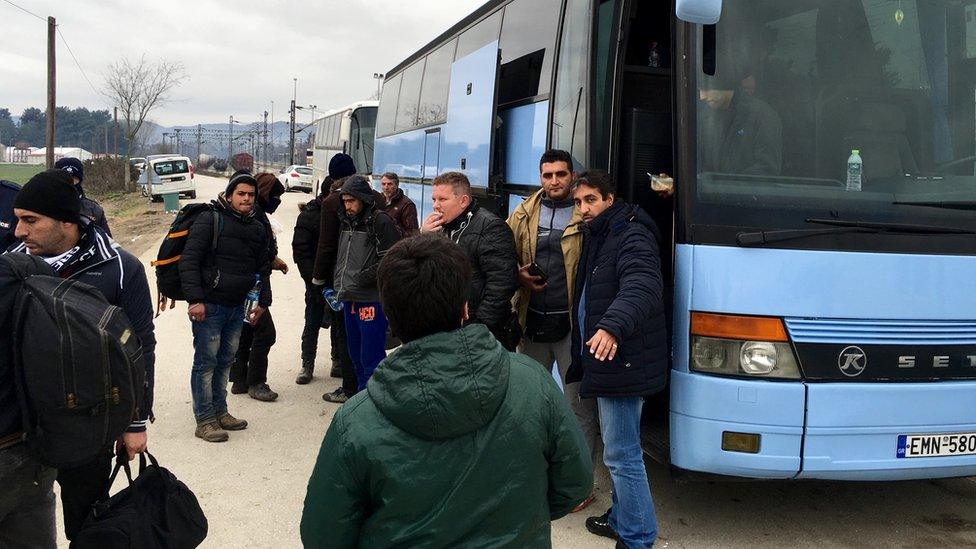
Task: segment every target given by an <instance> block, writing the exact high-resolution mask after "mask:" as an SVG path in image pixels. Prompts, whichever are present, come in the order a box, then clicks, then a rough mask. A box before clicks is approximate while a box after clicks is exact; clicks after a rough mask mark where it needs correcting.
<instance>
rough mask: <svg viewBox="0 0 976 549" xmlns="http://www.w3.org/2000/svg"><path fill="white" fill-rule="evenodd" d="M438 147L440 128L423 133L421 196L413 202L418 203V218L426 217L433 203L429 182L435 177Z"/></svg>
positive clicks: (438, 159)
mask: <svg viewBox="0 0 976 549" xmlns="http://www.w3.org/2000/svg"><path fill="white" fill-rule="evenodd" d="M440 148H441V130H440V128H432V129H429V130H427V133H426V134H425V135H424V164H423V173H422V175H421V188H422V189H423V196H422V197H421V199H420V201H419V202H418V201H414V203H415V204H420V213H419V216H420V219H421V220H424V219H427V216H428V215H430V213H431V212H432V211H433V205H432V204H433V203H432V201H431V197H430V192H431V188H430V184H431V182H432V181H433V180H434V178H435V177H437V173H438V172H437V169H438V166H439V162H440Z"/></svg>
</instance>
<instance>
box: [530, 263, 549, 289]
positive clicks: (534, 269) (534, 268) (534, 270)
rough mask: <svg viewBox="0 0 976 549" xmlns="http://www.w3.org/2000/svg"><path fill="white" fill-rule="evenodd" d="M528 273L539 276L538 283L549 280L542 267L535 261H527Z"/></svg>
mask: <svg viewBox="0 0 976 549" xmlns="http://www.w3.org/2000/svg"><path fill="white" fill-rule="evenodd" d="M528 273H529V274H530V275H532V276H538V277H540V280H539V284H545V283H546V282H547V281H548V280H549V277H548V276H546V272H545V271H543V270H542V267H540V266H539V264H538V263H536V262H535V261H533V262H532V263H529V268H528Z"/></svg>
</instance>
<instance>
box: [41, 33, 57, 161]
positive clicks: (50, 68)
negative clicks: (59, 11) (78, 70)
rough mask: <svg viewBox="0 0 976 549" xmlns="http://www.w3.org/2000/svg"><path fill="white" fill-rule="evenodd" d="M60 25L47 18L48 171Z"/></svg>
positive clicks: (52, 156) (51, 158)
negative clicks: (56, 52)
mask: <svg viewBox="0 0 976 549" xmlns="http://www.w3.org/2000/svg"><path fill="white" fill-rule="evenodd" d="M57 29H58V25H57V23H55V22H54V18H53V17H48V18H47V139H46V143H45V145H47V155H46V157H45V159H44V160H45V162H47V167H48V169H50V168H53V167H54V112H55V108H56V106H55V95H54V94H55V91H56V89H57V64H56V63H55V59H54V45H55V41H54V33H55V32H57Z"/></svg>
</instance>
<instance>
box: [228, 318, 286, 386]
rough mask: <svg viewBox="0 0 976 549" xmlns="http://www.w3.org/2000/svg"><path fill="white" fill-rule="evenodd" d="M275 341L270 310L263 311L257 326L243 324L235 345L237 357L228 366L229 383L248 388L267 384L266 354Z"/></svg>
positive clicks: (275, 335) (275, 333)
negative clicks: (244, 385)
mask: <svg viewBox="0 0 976 549" xmlns="http://www.w3.org/2000/svg"><path fill="white" fill-rule="evenodd" d="M241 322H243V320H242V321H241ZM276 339H277V332H276V331H275V325H274V319H272V318H271V309H268V310H266V311H264V314H263V315H261V320H259V321H258V324H257V326H251V325H250V324H248V323H247V322H244V327H243V329H241V341H240V343H238V344H237V356H236V357H235V358H234V363H233V364H231V366H230V381H231V382H232V383H247V386H248V387H253V386H255V385H257V384H258V383H267V382H268V354H269V353H270V352H271V347H272V346H273V345H274V344H275V340H276Z"/></svg>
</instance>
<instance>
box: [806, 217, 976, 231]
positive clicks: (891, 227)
mask: <svg viewBox="0 0 976 549" xmlns="http://www.w3.org/2000/svg"><path fill="white" fill-rule="evenodd" d="M804 221H806V222H807V223H815V224H818V225H833V226H834V227H856V228H861V229H877V230H878V231H881V232H892V233H915V234H976V231H973V230H970V229H960V228H958V227H939V226H937V225H918V224H915V223H882V222H880V221H847V220H844V219H805V220H804Z"/></svg>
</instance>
